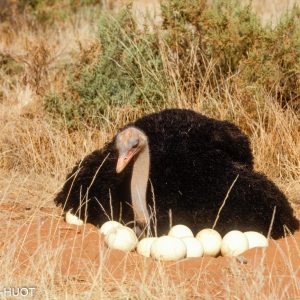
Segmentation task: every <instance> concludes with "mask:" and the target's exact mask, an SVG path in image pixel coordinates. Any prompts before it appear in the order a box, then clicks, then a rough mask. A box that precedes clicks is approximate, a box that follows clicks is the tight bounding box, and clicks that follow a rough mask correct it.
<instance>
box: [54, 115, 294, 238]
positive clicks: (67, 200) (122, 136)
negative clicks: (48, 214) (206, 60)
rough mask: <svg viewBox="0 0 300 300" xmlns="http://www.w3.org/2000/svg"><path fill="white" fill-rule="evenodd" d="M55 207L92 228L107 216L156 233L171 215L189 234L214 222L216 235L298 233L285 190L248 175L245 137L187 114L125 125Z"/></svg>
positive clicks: (79, 170)
mask: <svg viewBox="0 0 300 300" xmlns="http://www.w3.org/2000/svg"><path fill="white" fill-rule="evenodd" d="M55 202H56V204H57V205H62V206H63V208H64V211H65V212H67V211H72V213H74V214H75V215H77V216H78V217H80V218H81V219H83V220H85V221H87V222H90V223H92V224H94V225H97V226H99V225H101V224H102V223H103V222H104V221H105V220H106V219H107V217H108V215H111V216H112V217H113V218H114V219H119V218H121V219H122V220H123V222H129V221H132V220H133V219H134V220H135V221H136V222H137V223H138V224H139V225H140V226H141V227H144V226H146V225H149V224H151V225H152V226H153V225H155V226H156V227H157V231H158V234H161V233H166V232H167V230H168V228H169V219H170V218H169V217H170V215H171V216H172V221H173V224H179V223H181V224H185V225H187V226H189V227H190V228H191V229H192V230H194V231H197V230H199V229H201V228H204V227H212V226H213V225H215V229H216V230H218V231H219V232H220V233H221V234H225V233H226V232H228V231H230V230H233V229H239V230H242V231H247V230H255V231H259V232H261V233H263V234H265V235H266V234H267V233H268V231H269V228H270V225H271V223H272V231H271V236H272V237H273V238H279V237H281V236H283V235H284V226H286V227H287V228H288V229H289V230H290V231H292V232H293V231H295V230H296V229H298V228H299V222H298V221H297V220H296V218H295V217H294V216H293V211H292V209H291V207H290V205H289V203H288V201H287V199H286V198H285V196H284V195H283V193H282V192H281V191H280V190H279V189H278V188H277V187H276V186H275V185H274V184H273V183H272V182H271V181H270V180H268V179H267V178H266V177H265V176H264V175H263V174H260V173H257V172H254V171H253V157H252V153H251V149H250V146H249V141H248V139H247V137H246V136H245V135H244V134H242V132H241V131H240V130H239V129H238V128H237V127H236V126H235V125H233V124H231V123H229V122H226V121H217V120H214V119H211V118H207V117H205V116H203V115H200V114H198V113H195V112H193V111H191V110H179V109H171V110H164V111H162V112H159V113H154V114H150V115H148V116H145V117H143V118H140V119H138V120H137V121H135V122H134V123H132V124H129V125H127V126H126V127H125V128H123V129H122V130H121V131H120V132H119V133H118V134H117V135H116V136H115V137H114V138H113V140H112V141H111V142H110V143H108V144H106V145H105V147H104V148H102V149H101V150H96V151H94V152H93V153H91V154H90V155H88V156H87V157H85V158H84V159H83V161H82V162H80V163H78V164H77V165H76V166H75V167H74V169H73V170H72V172H71V173H70V174H69V175H68V176H67V181H66V183H65V184H64V186H63V188H62V191H61V192H60V193H58V195H57V196H56V198H55ZM221 207H222V209H221V210H220V208H221ZM111 210H113V211H111ZM217 216H218V218H217ZM216 218H217V222H216V224H215V221H216ZM272 219H273V222H271V221H272Z"/></svg>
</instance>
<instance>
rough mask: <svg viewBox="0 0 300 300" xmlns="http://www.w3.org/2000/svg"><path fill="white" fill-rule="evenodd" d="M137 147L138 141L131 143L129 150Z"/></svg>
mask: <svg viewBox="0 0 300 300" xmlns="http://www.w3.org/2000/svg"><path fill="white" fill-rule="evenodd" d="M138 145H139V141H138V140H134V141H132V143H131V148H134V149H135V148H137V146H138Z"/></svg>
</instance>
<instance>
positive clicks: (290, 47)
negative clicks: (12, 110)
mask: <svg viewBox="0 0 300 300" xmlns="http://www.w3.org/2000/svg"><path fill="white" fill-rule="evenodd" d="M162 12H163V17H164V24H163V28H162V30H161V31H160V32H158V33H154V34H150V33H145V34H143V35H141V34H140V33H139V32H137V30H136V28H135V25H134V21H133V20H132V18H131V16H130V13H129V12H128V11H125V12H124V11H123V12H122V13H121V14H120V15H119V16H118V17H117V18H116V19H114V18H112V17H107V16H103V17H102V18H101V20H100V22H99V40H100V42H99V43H98V44H97V45H98V46H97V47H96V49H97V50H95V51H91V53H92V55H91V56H92V59H87V58H88V57H89V56H90V54H91V53H89V55H87V54H86V53H85V51H86V50H83V53H82V55H81V58H80V59H79V61H78V64H76V65H75V66H73V67H72V68H71V69H70V76H69V80H68V83H67V85H66V90H65V91H64V92H63V93H56V94H53V93H52V94H49V95H48V96H47V97H46V99H45V107H46V110H47V111H48V112H49V113H51V114H52V115H54V116H56V117H57V116H63V118H64V120H66V121H67V124H68V125H69V126H70V127H74V126H75V127H76V126H77V124H78V123H80V122H82V121H83V122H85V123H88V124H92V125H99V124H100V123H101V121H100V120H101V118H103V117H105V118H108V119H110V120H112V116H113V114H112V113H111V111H112V110H114V111H118V110H119V109H123V108H124V107H129V108H135V109H137V110H138V111H140V112H148V111H152V110H156V109H160V108H162V107H165V106H168V105H171V106H177V105H178V102H176V100H174V99H173V102H172V100H171V99H170V98H171V97H174V98H175V97H177V100H178V98H180V97H186V98H187V99H189V100H188V101H190V102H192V103H193V102H194V101H199V93H202V95H203V96H205V91H206V90H208V92H209V93H210V95H213V94H214V91H219V90H222V89H223V88H224V87H225V86H226V88H229V89H230V88H232V91H236V90H239V93H240V94H244V95H247V97H248V99H251V97H259V98H260V99H261V101H262V102H263V101H264V98H265V95H272V96H273V98H274V100H275V101H280V103H281V104H282V105H283V106H285V105H289V104H293V105H294V104H295V103H299V100H300V99H299V97H300V93H299V92H300V91H299V89H300V84H299V74H300V72H299V71H300V69H299V68H300V62H299V59H300V44H299V43H300V34H299V33H300V32H299V31H300V22H299V15H300V12H299V8H297V7H295V8H294V9H293V11H292V12H291V13H290V14H287V15H285V16H284V17H283V18H282V20H281V22H280V23H279V24H278V25H277V26H276V27H275V28H272V27H271V26H267V27H263V26H262V25H261V23H260V21H259V19H258V18H257V16H256V15H255V14H254V13H253V12H252V10H251V8H250V6H245V5H244V6H242V5H240V3H239V1H236V0H232V1H225V0H218V1H214V2H213V4H212V5H208V4H207V1H205V0H191V1H180V0H171V1H168V2H166V4H165V5H164V6H163V7H162ZM99 49H100V50H99ZM218 101H222V98H221V97H219V99H218ZM190 102H188V103H190ZM295 107H296V106H295Z"/></svg>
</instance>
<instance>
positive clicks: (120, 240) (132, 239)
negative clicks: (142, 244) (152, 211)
mask: <svg viewBox="0 0 300 300" xmlns="http://www.w3.org/2000/svg"><path fill="white" fill-rule="evenodd" d="M105 242H106V244H107V245H108V247H109V248H111V249H117V250H122V251H132V250H134V249H135V247H136V245H137V243H138V238H137V237H136V235H135V233H134V231H133V230H132V229H131V228H128V227H125V226H122V227H117V228H116V229H114V230H111V231H110V232H109V233H108V234H107V235H106V237H105Z"/></svg>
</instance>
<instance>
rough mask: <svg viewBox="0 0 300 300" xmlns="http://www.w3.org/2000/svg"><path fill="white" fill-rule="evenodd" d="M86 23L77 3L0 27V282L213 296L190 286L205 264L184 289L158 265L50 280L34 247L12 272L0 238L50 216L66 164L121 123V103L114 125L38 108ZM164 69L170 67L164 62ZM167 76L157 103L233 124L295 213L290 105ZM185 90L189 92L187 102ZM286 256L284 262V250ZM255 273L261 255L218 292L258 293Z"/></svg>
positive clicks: (92, 295)
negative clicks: (76, 123)
mask: <svg viewBox="0 0 300 300" xmlns="http://www.w3.org/2000/svg"><path fill="white" fill-rule="evenodd" d="M269 2H270V1H264V3H265V4H264V6H262V1H254V3H253V5H254V6H255V7H256V8H257V9H258V10H259V11H260V12H266V11H269V9H268V7H269V5H271V4H270V3H269ZM283 2H284V3H285V5H286V6H289V5H291V3H292V1H280V3H283ZM272 3H273V2H272ZM271 7H272V12H273V10H274V15H275V12H276V14H278V11H281V6H275V5H274V4H272V5H271ZM19 25H20V24H19ZM96 27H97V26H96V22H95V17H94V15H93V14H92V13H87V12H85V13H81V12H80V11H79V12H78V13H77V14H75V15H74V16H73V17H72V19H71V20H68V21H66V22H60V23H58V24H54V25H53V26H52V27H46V28H42V29H38V28H35V29H34V30H33V29H32V28H31V27H30V26H28V24H27V23H26V22H25V23H23V24H22V27H9V26H4V25H3V26H2V27H0V63H1V61H2V62H3V61H5V64H6V65H5V66H6V67H5V68H4V67H1V68H0V85H1V86H2V89H1V90H0V205H5V204H9V205H12V206H13V207H15V209H14V210H13V211H11V212H9V213H8V212H7V211H1V212H0V214H1V218H2V220H4V221H3V222H2V223H1V225H2V228H1V233H2V237H4V238H2V242H0V247H1V248H2V250H5V251H2V254H1V256H0V265H1V271H0V282H1V285H2V286H26V285H27V284H28V285H29V286H32V284H34V285H35V286H38V290H39V291H38V292H37V294H36V299H41V298H43V299H99V295H101V298H102V299H124V298H125V299H129V298H130V299H132V298H134V299H158V298H160V299H191V297H192V296H195V297H201V298H206V299H214V298H215V297H217V296H218V295H215V294H212V293H211V291H209V290H203V291H202V292H201V294H199V293H198V292H197V291H196V289H197V284H198V283H199V281H203V280H204V281H205V276H204V273H205V272H204V273H203V274H202V275H203V277H201V278H197V277H195V278H194V281H195V283H196V285H195V287H194V288H192V289H191V287H190V284H189V283H188V282H185V280H183V281H182V284H181V285H177V284H175V283H174V282H173V281H171V280H168V279H167V277H166V276H165V274H164V271H163V269H158V270H157V272H155V273H153V274H152V276H150V277H147V278H145V280H144V281H143V282H142V283H141V282H136V281H134V280H131V279H130V277H129V275H128V274H124V278H122V280H121V281H120V282H121V283H120V282H114V281H112V282H111V284H110V285H107V284H106V283H105V282H104V281H103V273H102V270H101V268H100V269H99V270H98V272H97V273H95V274H90V275H91V277H90V284H91V286H92V288H90V289H89V291H88V292H87V291H84V292H78V282H76V278H75V279H74V280H73V281H72V279H70V278H68V279H66V278H57V276H56V274H55V272H54V269H55V264H56V261H55V260H56V258H57V257H59V250H56V251H53V250H52V251H49V250H45V249H39V250H38V251H37V253H36V255H35V257H34V263H33V262H32V263H33V264H32V269H31V270H30V271H29V270H27V271H26V272H24V273H22V272H21V273H19V274H18V276H16V275H15V266H14V260H13V256H14V251H15V250H16V249H14V245H15V244H14V242H12V243H9V244H8V243H6V242H5V241H6V238H8V237H10V234H11V232H12V231H15V230H16V229H17V228H18V227H19V226H20V225H21V224H24V223H28V224H29V223H31V222H33V221H36V220H37V219H40V218H43V217H52V218H54V219H57V218H58V217H59V215H60V211H59V209H56V208H54V204H53V203H52V199H53V195H54V194H55V193H56V192H57V191H58V190H59V188H60V187H61V185H62V184H63V180H64V177H65V174H66V173H67V171H68V170H69V169H70V168H71V167H72V166H73V165H74V163H75V161H77V160H79V159H81V158H82V157H84V156H85V155H86V154H87V153H89V152H91V151H92V150H93V149H95V148H100V147H102V146H103V144H104V143H105V141H107V140H109V139H110V138H111V137H112V135H113V134H114V132H115V130H116V128H118V127H120V126H122V125H123V124H124V123H126V122H127V121H128V119H127V118H128V111H129V110H130V109H131V108H130V107H129V108H128V107H124V108H123V109H121V110H120V111H118V113H117V114H116V113H115V112H114V113H115V118H114V120H115V122H114V123H112V122H111V121H107V124H106V125H105V126H103V128H100V129H99V130H96V129H93V128H89V127H86V129H83V130H81V131H79V132H75V133H69V132H68V130H67V129H66V128H61V126H57V124H55V123H53V122H51V121H49V120H47V119H46V117H45V115H44V113H43V111H42V101H43V100H42V99H43V96H44V94H45V92H47V91H48V90H49V89H50V88H52V89H53V88H55V89H62V88H63V82H64V81H65V80H66V78H65V77H66V72H65V69H66V67H67V66H68V64H72V63H76V59H77V57H78V55H79V54H80V51H83V49H88V48H89V47H90V46H91V45H92V44H93V42H94V41H95V38H96V37H95V36H96V35H95V33H96ZM162 51H164V50H163V49H162ZM165 68H166V70H169V71H170V70H171V68H169V67H168V65H167V63H166V66H165ZM172 70H174V69H172ZM170 72H171V71H170ZM171 75H172V78H173V79H174V81H173V82H172V83H171V84H170V95H172V101H171V100H170V102H169V103H168V104H167V106H173V107H189V108H193V109H195V110H197V111H200V112H202V113H205V114H207V115H210V116H214V117H216V118H219V119H229V120H231V121H233V122H234V123H235V124H237V125H239V126H240V127H241V128H243V129H244V130H245V131H246V132H247V133H248V135H249V137H250V140H251V144H252V148H253V152H254V156H255V167H256V169H257V170H259V171H263V172H265V173H266V174H267V175H268V176H269V177H270V178H271V179H272V180H274V181H275V182H276V183H277V184H278V185H279V186H280V187H281V189H282V190H283V191H284V192H285V193H286V195H287V196H288V197H289V200H290V201H291V203H292V205H293V207H294V208H295V209H296V213H297V215H298V217H300V182H299V178H300V121H299V115H297V114H296V113H295V112H294V111H293V110H290V109H284V110H283V109H282V108H281V107H280V106H279V105H276V104H274V101H272V98H271V97H270V99H265V100H266V101H265V102H264V103H265V104H264V105H263V106H262V105H261V102H260V101H259V99H253V100H252V101H253V102H252V103H251V107H252V110H251V111H249V109H248V108H246V106H245V105H244V101H245V100H244V95H243V92H242V91H239V90H237V91H234V93H232V91H231V92H230V91H229V90H226V88H225V89H222V90H220V91H215V92H212V91H209V89H208V90H205V88H203V90H201V91H200V92H199V94H198V95H194V94H193V95H191V94H188V92H187V91H182V90H178V89H177V84H176V82H177V80H179V79H178V78H177V76H176V74H175V73H174V74H171ZM209 75H210V74H207V76H209ZM225 86H226V85H225ZM190 97H193V98H194V101H193V103H191V102H190V101H189V99H190ZM220 99H222V101H220ZM247 107H249V106H247ZM139 115H140V112H134V113H132V112H131V117H132V116H139ZM4 224H5V225H4ZM8 246H9V248H6V247H8ZM57 251H58V252H57ZM299 255H300V254H299ZM286 259H287V264H290V265H291V262H290V261H289V260H288V257H287V258H286ZM231 272H232V273H233V274H237V272H239V270H238V268H237V266H236V265H233V266H232V267H231ZM262 272H263V262H262V264H261V266H260V268H258V269H257V270H253V273H252V274H248V273H247V274H244V275H243V276H244V277H245V276H246V277H247V276H248V277H249V278H250V279H249V278H248V279H249V280H247V281H246V282H247V286H246V289H247V293H246V294H245V293H244V290H245V286H244V284H245V281H244V279H243V278H244V277H243V276H236V280H235V281H234V285H233V286H232V285H231V284H229V280H228V277H226V276H225V277H224V279H223V286H224V289H227V298H228V299H229V298H230V299H231V298H238V299H239V298H240V297H241V298H244V299H262V298H260V295H261V293H262V289H263V285H264V281H265V280H266V278H265V277H263V275H262ZM296 272H297V270H295V268H294V267H292V266H291V276H292V277H293V278H295V279H294V283H293V284H294V285H295V287H296V288H297V289H298V291H300V282H299V278H298V279H297V276H296ZM270 277H271V276H270ZM207 284H209V282H207ZM274 284H275V288H274V289H273V290H270V291H269V294H266V295H265V296H264V297H263V299H274V298H278V299H283V298H284V297H285V296H286V295H285V294H284V292H283V291H282V289H281V288H282V287H281V286H278V285H277V286H276V282H275V283H274Z"/></svg>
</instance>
